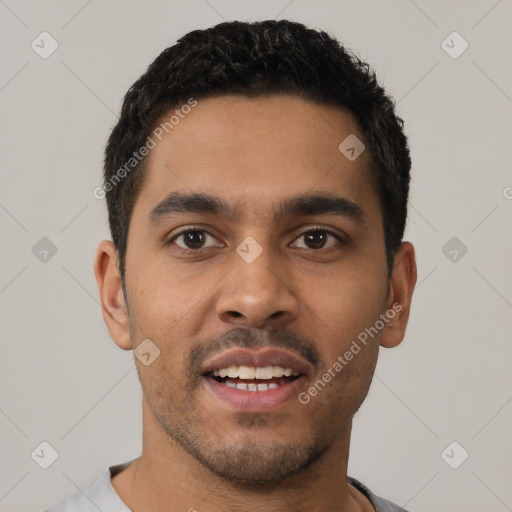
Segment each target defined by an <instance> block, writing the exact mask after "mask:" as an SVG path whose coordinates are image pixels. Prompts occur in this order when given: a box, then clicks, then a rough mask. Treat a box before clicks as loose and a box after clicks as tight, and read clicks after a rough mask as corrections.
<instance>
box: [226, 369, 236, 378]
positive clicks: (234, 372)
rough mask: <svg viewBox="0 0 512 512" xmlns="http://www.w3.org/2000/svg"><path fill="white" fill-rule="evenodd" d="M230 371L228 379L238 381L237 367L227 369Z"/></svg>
mask: <svg viewBox="0 0 512 512" xmlns="http://www.w3.org/2000/svg"><path fill="white" fill-rule="evenodd" d="M227 371H228V377H231V378H232V379H236V378H237V377H238V367H237V366H230V367H228V369H227Z"/></svg>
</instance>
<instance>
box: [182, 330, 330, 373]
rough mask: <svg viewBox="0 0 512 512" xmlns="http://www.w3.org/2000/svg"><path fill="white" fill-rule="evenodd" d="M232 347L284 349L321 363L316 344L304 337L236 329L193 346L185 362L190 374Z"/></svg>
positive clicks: (312, 362) (271, 331)
mask: <svg viewBox="0 0 512 512" xmlns="http://www.w3.org/2000/svg"><path fill="white" fill-rule="evenodd" d="M235 347H240V348H252V349H256V348H262V347H275V348H283V349H288V350H291V351H293V352H296V353H298V354H300V355H301V356H302V357H303V358H304V359H306V361H308V362H309V363H311V364H312V365H313V366H314V367H315V368H317V367H318V365H319V363H320V354H319V353H318V350H317V349H316V346H315V343H314V341H313V340H312V339H310V338H308V337H307V336H303V335H299V334H297V333H295V332H293V331H290V330H287V329H283V328H272V329H269V330H266V331H253V330H251V329H246V328H242V327H238V328H235V329H231V330H229V331H226V332H225V333H223V334H222V335H221V336H218V337H215V338H206V339H203V340H200V341H198V342H196V343H195V344H194V345H193V346H192V348H191V350H190V355H189V360H188V367H189V368H190V369H191V370H192V375H195V374H197V373H198V372H199V371H200V369H201V367H202V365H203V363H204V361H205V360H206V359H208V358H209V357H210V356H213V355H215V354H219V353H221V352H224V351H226V350H229V349H232V348H235Z"/></svg>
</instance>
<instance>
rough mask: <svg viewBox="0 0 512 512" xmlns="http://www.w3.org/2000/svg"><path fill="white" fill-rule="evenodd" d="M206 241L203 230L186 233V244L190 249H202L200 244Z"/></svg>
mask: <svg viewBox="0 0 512 512" xmlns="http://www.w3.org/2000/svg"><path fill="white" fill-rule="evenodd" d="M203 243H204V236H203V233H202V232H201V231H189V232H188V233H187V234H186V235H185V244H186V245H187V246H188V247H189V248H190V249H200V246H201V245H202V244H203Z"/></svg>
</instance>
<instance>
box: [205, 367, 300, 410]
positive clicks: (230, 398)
mask: <svg viewBox="0 0 512 512" xmlns="http://www.w3.org/2000/svg"><path fill="white" fill-rule="evenodd" d="M203 378H204V380H205V383H206V387H207V388H208V389H209V390H210V391H211V392H212V393H213V394H214V395H215V396H216V397H217V398H219V399H220V400H222V401H223V402H224V403H226V404H228V405H229V406H231V407H232V408H233V409H236V410H239V411H249V412H250V411H254V412H259V411H270V410H272V409H276V408H278V407H279V406H281V405H283V404H284V403H285V402H287V401H288V400H289V399H290V398H291V397H293V396H297V395H298V394H299V391H300V388H301V387H302V386H303V384H304V382H305V380H306V378H305V376H304V375H301V376H300V377H298V378H297V379H295V380H293V381H291V382H289V383H288V384H283V385H282V386H279V387H277V388H274V389H269V390H267V391H244V390H243V389H236V388H230V387H228V386H226V385H225V384H222V383H220V382H217V381H216V380H214V379H212V378H210V377H203ZM262 382H264V381H262Z"/></svg>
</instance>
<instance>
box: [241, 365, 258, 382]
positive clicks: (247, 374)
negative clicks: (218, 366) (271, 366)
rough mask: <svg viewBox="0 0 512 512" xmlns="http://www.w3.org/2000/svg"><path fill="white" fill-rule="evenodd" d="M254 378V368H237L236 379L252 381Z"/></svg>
mask: <svg viewBox="0 0 512 512" xmlns="http://www.w3.org/2000/svg"><path fill="white" fill-rule="evenodd" d="M255 376H256V368H252V367H250V366H239V367H238V378H239V379H254V377H255Z"/></svg>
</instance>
